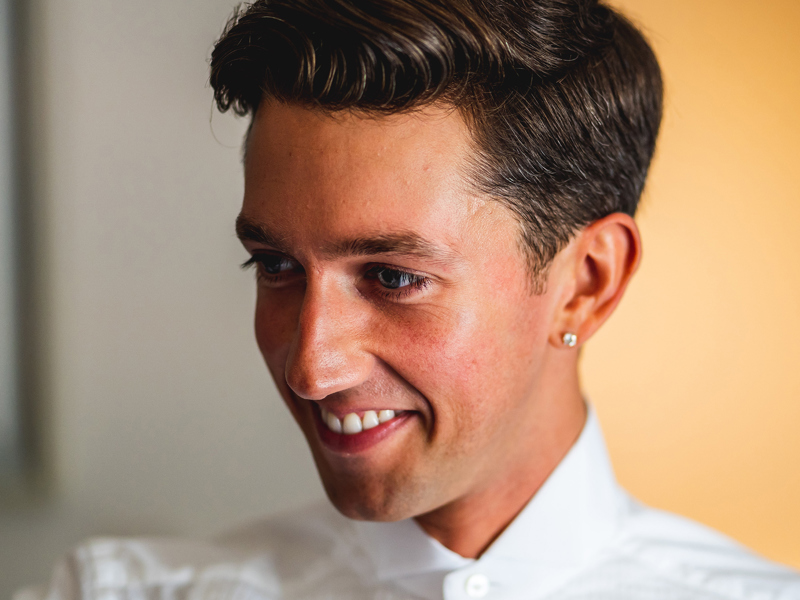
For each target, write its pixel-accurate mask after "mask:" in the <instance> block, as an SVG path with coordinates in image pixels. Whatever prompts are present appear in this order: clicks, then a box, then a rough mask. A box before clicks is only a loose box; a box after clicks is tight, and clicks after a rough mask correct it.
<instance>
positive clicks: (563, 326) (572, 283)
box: [549, 213, 642, 349]
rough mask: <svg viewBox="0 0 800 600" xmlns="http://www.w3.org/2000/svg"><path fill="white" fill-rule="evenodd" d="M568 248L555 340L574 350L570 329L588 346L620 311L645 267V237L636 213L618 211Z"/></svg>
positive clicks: (560, 273) (560, 274)
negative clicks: (568, 337) (569, 340)
mask: <svg viewBox="0 0 800 600" xmlns="http://www.w3.org/2000/svg"><path fill="white" fill-rule="evenodd" d="M564 250H565V252H564V256H563V259H562V261H563V262H562V264H560V265H559V268H558V274H556V273H554V275H556V277H557V278H558V279H559V281H558V282H554V283H557V284H558V286H559V288H560V289H562V290H563V293H562V295H561V298H560V300H559V305H558V307H557V309H556V318H555V319H554V323H553V330H552V331H551V333H550V336H549V341H550V343H551V344H553V345H555V346H557V347H559V348H565V349H569V347H568V346H567V345H565V344H564V339H563V338H564V334H565V333H573V334H575V335H576V336H577V342H578V344H582V343H583V342H585V341H586V340H588V339H589V338H590V337H591V336H592V335H593V334H594V332H595V331H597V330H598V329H599V328H600V326H601V325H602V324H603V323H604V322H605V320H606V319H607V318H608V317H609V316H610V315H611V313H612V312H614V309H615V308H616V306H617V304H618V303H619V301H620V299H621V298H622V294H623V293H624V292H625V288H626V287H627V285H628V282H629V281H630V279H631V277H632V276H633V274H634V273H635V272H636V268H637V267H638V266H639V259H640V257H641V254H642V241H641V237H640V235H639V229H638V227H636V223H635V222H634V220H633V218H632V217H631V216H630V215H626V214H624V213H613V214H611V215H608V216H607V217H604V218H602V219H600V220H598V221H595V222H594V223H592V224H591V225H589V226H587V227H586V228H585V229H583V230H582V231H581V232H580V233H579V234H578V235H577V236H576V237H575V239H573V240H572V242H570V244H569V246H568V247H567V248H565V249H564ZM576 348H577V346H576Z"/></svg>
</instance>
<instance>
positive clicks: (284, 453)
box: [0, 0, 800, 596]
mask: <svg viewBox="0 0 800 600" xmlns="http://www.w3.org/2000/svg"><path fill="white" fill-rule="evenodd" d="M39 2H40V4H41V6H40V8H39V10H38V13H39V14H40V15H41V16H42V19H41V20H40V21H39V22H38V25H37V26H36V38H35V39H36V43H37V47H38V48H39V50H38V52H39V54H40V57H41V59H42V60H41V63H40V64H41V66H42V71H41V73H38V74H37V78H38V79H39V80H40V84H41V87H40V91H41V95H40V96H39V103H41V105H42V106H41V107H39V108H37V110H41V113H42V114H41V117H42V118H41V122H40V127H39V129H38V134H39V136H40V137H41V139H40V144H39V145H40V147H42V148H44V149H45V150H46V153H45V154H44V155H43V156H42V157H41V161H40V164H39V172H40V173H41V175H42V178H41V180H40V181H39V182H38V185H37V189H38V190H39V192H40V200H41V202H42V209H43V219H42V222H41V230H40V232H43V233H44V234H43V235H41V239H42V240H43V246H42V254H43V256H44V257H45V259H46V260H45V265H44V266H45V267H46V271H45V273H46V274H47V284H48V285H47V289H46V292H47V294H46V301H47V304H46V305H47V307H48V311H47V315H46V317H47V320H46V323H48V324H49V327H50V334H49V336H48V349H49V355H48V357H47V358H48V359H49V363H50V364H51V365H52V369H51V370H50V373H49V376H48V380H47V381H48V385H47V388H48V389H49V390H50V400H49V411H48V416H49V419H48V423H49V428H48V430H47V433H48V439H49V440H50V456H51V457H52V464H53V472H54V479H53V485H52V492H51V494H50V496H49V497H48V498H44V499H42V500H40V501H39V502H38V503H32V504H29V505H27V506H25V507H16V508H8V507H7V508H4V509H2V511H3V512H1V513H0V595H3V596H7V593H8V590H9V589H11V588H12V587H14V586H16V585H18V584H20V583H26V582H31V581H36V580H42V579H44V578H46V577H47V573H48V571H49V568H50V566H51V564H52V562H53V560H54V559H55V558H56V556H57V555H58V554H59V553H61V552H62V551H63V550H64V549H65V547H66V546H68V545H70V544H72V543H74V542H75V541H77V540H78V539H80V538H82V537H85V536H87V535H90V534H99V533H110V534H115V533H190V534H198V535H202V534H207V533H209V532H212V531H216V530H219V529H221V528H224V527H226V526H229V525H231V524H233V523H235V522H238V521H242V520H245V519H247V518H249V517H253V516H255V515H257V514H262V513H267V512H270V511H274V510H276V509H279V508H282V507H286V506H289V505H291V504H293V503H295V502H296V501H298V500H306V499H311V498H317V497H320V496H321V491H320V487H319V485H318V483H317V482H316V478H315V476H314V473H313V468H312V466H311V462H310V459H309V456H308V453H307V451H306V450H305V448H304V446H303V442H302V439H301V438H300V436H299V435H298V434H297V433H296V432H295V430H294V428H293V425H292V423H291V422H290V419H289V418H288V415H287V414H286V412H285V410H284V409H283V408H282V406H281V405H280V403H279V401H278V399H277V397H276V395H275V393H274V391H273V388H272V384H271V383H270V382H269V380H268V377H267V374H266V371H265V369H264V368H263V367H262V365H261V363H260V359H259V357H258V354H257V350H256V347H255V344H254V342H253V341H252V336H251V332H250V326H251V325H250V322H251V309H252V301H253V289H252V282H251V275H250V274H246V273H242V272H240V271H239V270H238V269H237V268H236V265H237V263H238V262H240V261H241V260H242V259H243V258H244V253H243V251H242V250H240V248H239V247H238V244H237V242H236V240H235V238H234V236H233V232H232V223H233V219H234V217H235V215H236V212H237V208H238V203H239V200H240V194H241V187H242V186H241V172H240V167H239V164H238V158H239V153H238V143H239V137H240V135H241V131H242V124H241V123H236V122H234V121H233V120H232V119H230V118H227V117H219V116H214V117H213V119H212V118H211V116H212V114H213V111H212V102H211V92H210V90H209V88H208V87H207V85H206V79H207V63H206V59H207V57H208V55H209V52H210V48H211V44H212V42H213V40H214V39H215V37H216V36H217V35H218V34H219V32H220V30H221V27H222V24H223V22H224V20H225V18H226V16H227V14H228V13H229V11H230V8H231V5H232V2H229V1H227V0H225V1H213V2H212V1H211V0H169V1H164V0H158V1H156V0H136V1H135V2H121V1H119V0H58V1H56V0H39ZM620 4H621V5H623V6H625V7H626V8H628V9H629V12H630V13H631V14H632V15H633V16H634V17H635V18H636V19H637V20H638V21H639V22H641V23H643V24H644V25H645V27H646V29H647V30H648V31H649V34H650V36H651V38H652V40H653V42H654V44H655V46H656V49H657V51H658V53H659V56H660V58H661V61H662V64H663V67H664V69H665V71H666V79H667V88H668V101H667V107H668V108H667V118H666V123H665V128H664V134H663V137H662V140H661V145H660V149H659V153H658V154H659V156H658V159H657V161H656V165H655V167H654V169H653V173H652V178H651V181H650V186H649V190H648V193H647V198H646V202H645V206H644V210H643V212H642V214H641V219H640V223H641V226H642V230H643V233H644V238H645V259H644V262H643V265H642V269H641V272H640V273H639V275H638V277H637V280H636V281H635V282H634V283H633V285H632V286H631V289H630V292H629V294H628V297H627V298H626V299H625V301H624V302H623V303H622V305H621V307H620V311H619V313H618V314H617V315H615V316H614V318H613V319H612V320H611V322H610V323H609V324H608V326H607V327H606V329H605V330H603V331H602V332H601V333H600V334H599V335H598V336H597V339H596V340H593V341H592V343H590V344H589V346H588V347H587V349H586V352H585V360H584V369H583V371H584V381H585V384H586V386H585V387H586V390H587V393H588V395H589V396H590V397H591V398H592V399H593V400H594V402H595V404H596V405H597V409H598V412H599V414H600V417H601V420H602V422H603V424H604V427H605V430H606V433H607V436H608V439H609V444H610V447H611V451H612V454H613V456H614V458H615V461H616V464H617V469H618V472H619V475H620V478H621V479H622V481H623V483H625V484H626V485H627V486H628V487H629V488H630V489H631V490H632V491H634V493H636V494H637V495H638V496H639V497H640V498H642V499H644V500H646V501H648V502H650V503H652V504H654V505H656V506H660V507H664V508H669V509H672V510H676V511H679V512H683V513H685V514H687V515H690V516H692V517H695V518H697V519H700V520H702V521H704V522H706V523H708V524H711V525H713V526H715V527H718V528H720V529H722V530H723V531H725V532H727V533H728V534H730V535H733V536H734V537H736V538H738V539H740V540H742V541H744V542H747V543H748V544H751V545H752V546H754V547H755V548H757V549H758V550H760V551H761V552H763V553H765V554H766V555H768V556H770V557H773V558H776V559H780V560H783V561H785V562H790V563H792V564H794V565H796V566H800V544H798V543H797V541H796V540H798V539H800V474H799V473H800V469H799V467H800V435H797V429H798V423H800V402H798V395H799V394H798V393H799V392H800V369H798V368H797V364H798V359H800V349H799V347H798V341H797V340H798V337H799V336H800V319H798V307H800V269H798V262H799V259H800V241H799V240H800V236H798V216H800V215H798V213H799V212H800V203H799V202H798V200H799V199H800V183H798V182H799V181H800V177H799V176H798V174H797V170H798V164H799V161H798V159H799V158H800V156H799V155H798V149H797V144H796V140H797V139H798V138H800V122H799V120H798V113H797V110H796V107H797V106H798V104H800V98H799V97H798V96H800V79H799V78H800V47H798V38H797V36H796V31H797V30H798V27H800V8H798V5H797V4H796V3H794V2H792V1H789V0H787V1H785V2H780V1H771V2H762V3H758V4H757V5H753V3H750V2H745V1H744V0H735V1H731V0H727V1H725V0H703V2H694V1H690V0H671V1H669V2H665V1H664V0H627V1H625V2H620ZM726 13H727V14H726ZM35 108H36V107H35ZM215 137H216V138H217V139H215ZM45 364H47V363H45Z"/></svg>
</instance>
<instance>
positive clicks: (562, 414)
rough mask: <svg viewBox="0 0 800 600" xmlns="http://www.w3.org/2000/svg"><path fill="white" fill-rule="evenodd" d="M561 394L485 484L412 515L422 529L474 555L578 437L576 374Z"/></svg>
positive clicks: (581, 408)
mask: <svg viewBox="0 0 800 600" xmlns="http://www.w3.org/2000/svg"><path fill="white" fill-rule="evenodd" d="M570 387H572V388H573V389H572V390H570V392H569V393H568V394H566V396H567V397H565V395H564V394H560V395H559V399H558V402H553V403H552V405H551V406H549V407H544V410H543V411H542V414H540V415H539V418H537V419H536V423H537V426H535V430H534V431H530V432H529V435H528V436H526V437H527V438H528V439H533V440H536V444H535V447H534V448H533V449H531V448H530V447H529V446H527V445H521V448H523V450H522V451H521V452H519V453H517V455H516V456H514V457H509V461H508V463H507V464H506V465H504V467H505V468H504V469H502V470H499V472H498V475H497V477H496V478H494V479H491V484H490V485H488V486H485V487H484V488H482V489H477V490H470V492H469V493H467V494H465V495H464V496H462V497H460V498H458V499H457V500H455V501H453V502H450V503H448V504H446V505H444V506H442V507H440V508H437V509H435V510H433V511H431V512H429V513H426V514H423V515H419V516H417V517H415V519H416V521H417V522H418V523H419V525H420V526H421V527H422V528H423V529H424V530H425V532H426V533H427V534H428V535H430V536H431V537H433V538H434V539H436V540H437V541H439V542H440V543H441V544H442V545H444V546H445V547H446V548H449V549H450V550H452V551H453V552H456V553H457V554H460V555H461V556H463V557H465V558H478V557H479V556H480V555H481V554H483V552H484V551H485V550H486V549H487V548H488V547H489V546H490V545H491V544H492V542H494V540H495V539H497V538H498V537H499V536H500V534H501V533H502V532H503V530H504V529H505V528H506V527H508V525H509V524H510V523H511V522H512V521H513V520H514V518H515V517H516V516H517V515H518V514H519V513H520V512H521V511H522V509H523V508H524V507H525V505H526V504H528V502H530V500H531V498H533V496H534V495H535V494H536V492H538V491H539V488H541V487H542V484H544V482H545V481H546V480H547V478H548V477H549V476H550V474H551V473H552V472H553V470H554V469H555V468H556V467H557V466H558V464H559V463H560V462H561V460H562V459H563V458H564V456H565V455H566V454H567V452H568V451H569V449H570V448H571V447H572V445H573V444H574V443H575V441H576V440H577V439H578V436H579V435H580V433H581V430H582V429H583V425H584V423H585V422H586V405H585V403H584V401H583V398H582V396H581V394H580V389H579V387H578V383H577V378H576V380H575V382H574V386H570Z"/></svg>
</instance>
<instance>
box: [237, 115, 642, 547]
mask: <svg viewBox="0 0 800 600" xmlns="http://www.w3.org/2000/svg"><path fill="white" fill-rule="evenodd" d="M470 148H471V144H470V137H469V132H468V130H467V127H466V125H465V123H464V120H463V119H462V118H461V116H460V114H459V113H458V112H457V111H455V110H453V109H449V108H447V107H428V108H425V109H422V110H419V111H417V112H414V113H409V114H401V115H392V116H380V117H373V116H368V115H364V114H360V113H352V112H343V113H336V114H325V113H322V112H320V111H315V110H310V109H308V108H304V107H301V106H297V105H291V104H280V103H277V102H273V103H269V102H268V103H265V104H263V105H262V106H261V107H260V108H259V110H258V112H257V114H256V117H255V119H254V123H253V127H252V130H251V133H250V138H249V142H248V152H247V157H246V161H245V197H244V204H243V207H242V212H241V215H240V217H239V221H238V225H237V228H238V229H237V230H238V233H239V236H240V238H241V239H242V242H243V244H244V246H245V247H246V249H247V250H248V251H249V252H250V253H251V254H252V255H253V256H254V263H255V264H256V268H257V270H258V273H259V275H258V297H257V306H256V319H255V330H256V338H257V340H258V345H259V348H260V350H261V353H262V354H263V356H264V359H265V361H266V363H267V366H268V368H269V370H270V372H271V373H272V376H273V378H274V380H275V383H276V384H277V387H278V389H279V391H280V393H281V395H282V397H283V399H284V400H285V402H286V404H287V406H288V407H289V409H290V410H291V412H292V414H293V416H294V418H295V419H296V421H297V423H298V424H299V426H300V428H301V429H302V431H303V433H304V435H305V436H306V438H307V440H308V443H309V446H310V447H311V451H312V453H313V456H314V459H315V462H316V465H317V468H318V470H319V473H320V476H321V478H322V481H323V484H324V486H325V489H326V491H327V493H328V496H329V497H330V499H331V501H332V502H333V503H334V505H335V506H336V507H337V508H338V509H339V510H340V511H341V512H342V513H343V514H345V515H346V516H348V517H351V518H356V519H370V520H383V521H391V520H399V519H404V518H409V517H415V518H416V519H417V521H418V522H419V523H420V525H421V526H422V527H423V528H424V529H425V530H426V531H427V532H428V533H429V534H430V535H432V536H433V537H435V538H436V539H438V540H439V541H441V542H442V543H443V544H444V545H445V546H447V547H449V548H450V549H452V550H454V551H455V552H458V553H460V554H462V555H463V556H472V557H474V556H478V555H480V553H481V552H483V551H484V550H485V549H486V548H487V547H488V545H489V544H490V543H491V541H492V540H493V539H495V538H496V537H497V535H499V533H500V532H501V531H502V530H503V529H504V528H505V527H506V526H507V525H508V523H509V522H510V521H511V520H512V519H513V518H514V516H515V515H516V514H517V513H518V512H519V511H520V510H521V509H522V507H523V506H524V505H525V503H526V502H527V501H528V500H529V499H530V498H531V497H532V496H533V495H534V494H535V492H536V490H538V489H539V487H540V486H541V484H542V483H543V482H544V480H545V479H546V478H547V476H548V475H549V474H550V473H551V472H552V470H553V469H554V468H555V466H556V465H557V464H558V462H559V461H560V460H561V458H562V457H563V456H564V455H565V454H566V452H567V451H568V449H569V447H570V446H571V445H572V443H573V442H574V441H575V439H576V438H577V437H578V435H579V434H580V430H581V428H582V426H583V423H584V421H585V414H586V412H585V411H586V409H585V405H584V402H583V400H582V396H581V392H580V388H579V383H578V375H577V359H578V348H579V347H575V348H566V347H564V345H563V344H562V343H561V336H562V335H563V334H564V332H566V331H570V332H574V333H576V334H577V335H578V339H579V340H580V342H583V341H585V339H587V338H588V337H589V336H590V335H591V334H592V333H593V332H594V331H595V330H596V329H597V327H599V325H600V324H601V323H602V322H603V321H604V320H605V318H607V316H608V315H609V314H610V312H611V311H612V310H613V309H614V307H615V306H616V304H617V302H618V301H619V298H620V297H621V295H622V292H623V290H624V288H625V285H626V284H627V281H628V279H629V278H630V276H631V275H632V273H633V271H634V270H635V268H636V265H637V263H638V259H639V253H640V242H639V236H638V232H637V230H636V226H635V225H634V224H633V221H632V220H631V219H630V217H627V216H625V215H611V216H609V217H607V218H606V219H603V220H601V221H598V222H596V223H594V224H592V225H591V226H589V227H587V228H586V229H584V230H583V231H581V232H579V233H578V235H576V237H575V238H574V239H573V240H572V241H571V243H570V244H569V245H568V246H567V247H566V248H564V250H562V251H561V252H560V253H559V254H558V255H557V257H556V259H555V260H554V262H553V264H552V266H551V268H550V269H549V271H548V275H547V286H546V291H545V292H544V293H542V294H532V293H531V287H530V285H529V284H530V281H531V280H530V273H529V272H528V270H527V266H526V261H525V257H524V255H523V253H522V251H521V250H520V246H519V242H518V240H519V224H518V222H517V221H516V219H515V218H514V216H513V215H512V214H511V213H510V212H509V211H508V210H507V209H505V208H504V207H503V206H502V205H501V204H499V203H497V202H494V201H492V200H491V199H490V198H487V197H485V196H481V195H479V194H477V193H475V192H473V191H471V188H470V186H469V184H468V178H467V177H465V168H466V164H467V160H466V158H467V157H468V156H469V153H470ZM398 271H399V272H400V274H398ZM404 273H408V274H411V275H410V276H409V275H404ZM392 280H393V281H394V283H398V282H399V283H400V284H401V285H400V286H399V287H397V288H396V289H391V286H390V287H388V288H387V286H386V285H384V284H385V283H386V281H392ZM319 406H321V407H323V408H324V409H325V410H327V411H330V412H333V413H334V414H336V415H337V416H339V417H340V418H341V417H344V415H346V414H347V413H350V412H356V413H358V414H363V412H364V411H366V410H376V411H377V410H381V409H392V410H395V411H398V412H399V411H406V412H405V413H403V418H402V419H399V420H398V422H397V423H395V426H393V427H391V428H389V430H388V431H387V432H386V433H385V435H383V436H382V437H381V438H380V439H379V440H377V442H375V443H370V444H369V445H368V446H367V447H365V448H359V449H356V450H353V449H352V448H350V449H342V448H334V447H331V446H330V444H325V443H323V441H322V439H321V437H320V431H319V425H318V422H317V420H318V417H317V416H316V413H315V411H316V410H317V408H316V407H319Z"/></svg>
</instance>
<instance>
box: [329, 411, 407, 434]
mask: <svg viewBox="0 0 800 600" xmlns="http://www.w3.org/2000/svg"><path fill="white" fill-rule="evenodd" d="M320 412H321V413H322V421H323V423H325V424H326V425H327V426H328V429H330V430H331V431H333V432H336V433H344V434H345V435H353V434H355V433H361V432H362V431H364V430H366V429H372V428H373V427H377V426H378V425H380V424H381V423H386V421H390V420H392V419H394V417H395V412H394V411H393V410H382V411H379V412H375V411H374V410H368V411H367V412H365V413H364V416H363V417H359V416H358V415H357V414H356V413H349V414H347V415H345V416H344V419H342V420H341V421H340V420H339V417H337V416H336V415H334V414H333V413H330V412H328V411H327V410H325V409H324V408H321V407H320Z"/></svg>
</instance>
